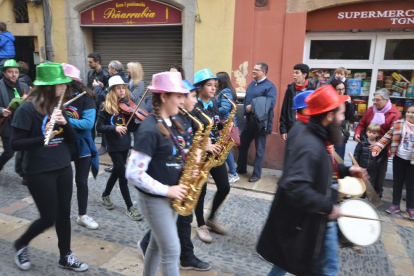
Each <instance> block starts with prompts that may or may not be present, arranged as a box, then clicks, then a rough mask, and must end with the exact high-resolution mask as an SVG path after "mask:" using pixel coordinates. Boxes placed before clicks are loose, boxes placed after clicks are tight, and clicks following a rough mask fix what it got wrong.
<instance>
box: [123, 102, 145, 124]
mask: <svg viewBox="0 0 414 276" xmlns="http://www.w3.org/2000/svg"><path fill="white" fill-rule="evenodd" d="M118 108H119V110H120V111H121V112H122V113H124V114H128V115H134V117H135V118H136V119H138V121H140V122H142V121H144V120H145V119H146V118H147V116H148V115H149V112H148V111H146V110H145V109H141V108H137V106H136V105H135V103H134V102H133V101H131V100H130V99H128V98H122V99H120V100H119V104H118Z"/></svg>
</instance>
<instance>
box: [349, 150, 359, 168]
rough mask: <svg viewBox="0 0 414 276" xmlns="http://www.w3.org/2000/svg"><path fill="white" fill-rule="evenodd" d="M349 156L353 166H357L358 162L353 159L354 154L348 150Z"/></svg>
mask: <svg viewBox="0 0 414 276" xmlns="http://www.w3.org/2000/svg"><path fill="white" fill-rule="evenodd" d="M349 157H351V160H352V164H354V166H355V167H359V164H358V162H357V161H356V160H355V158H354V155H353V154H352V153H351V152H350V153H349Z"/></svg>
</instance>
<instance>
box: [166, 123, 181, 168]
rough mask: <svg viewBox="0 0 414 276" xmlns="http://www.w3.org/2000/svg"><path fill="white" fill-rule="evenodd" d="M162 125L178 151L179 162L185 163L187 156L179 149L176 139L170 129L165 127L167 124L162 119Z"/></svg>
mask: <svg viewBox="0 0 414 276" xmlns="http://www.w3.org/2000/svg"><path fill="white" fill-rule="evenodd" d="M162 123H163V124H164V126H165V127H166V128H167V129H168V132H169V133H170V137H171V139H172V140H173V143H174V145H175V146H176V147H177V149H178V150H179V151H180V158H181V160H182V161H183V162H184V163H185V161H186V160H187V154H186V153H185V152H184V151H183V149H182V148H181V146H180V144H179V143H178V141H177V139H176V138H175V135H174V133H172V131H171V129H170V127H169V126H168V125H167V123H166V122H165V121H164V119H162Z"/></svg>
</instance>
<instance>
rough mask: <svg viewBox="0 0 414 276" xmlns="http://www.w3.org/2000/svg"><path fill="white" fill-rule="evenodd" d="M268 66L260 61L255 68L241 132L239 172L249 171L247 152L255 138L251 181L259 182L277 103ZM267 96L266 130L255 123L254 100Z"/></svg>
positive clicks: (274, 87) (247, 94) (248, 90)
mask: <svg viewBox="0 0 414 276" xmlns="http://www.w3.org/2000/svg"><path fill="white" fill-rule="evenodd" d="M267 71H268V66H267V64H266V63H263V62H258V63H256V65H255V66H254V68H253V78H254V80H253V81H252V82H251V83H250V84H249V86H248V87H247V92H246V97H245V98H244V118H245V122H244V126H243V130H242V132H241V134H240V146H239V158H238V159H237V172H238V173H246V172H247V153H248V151H249V147H250V143H251V142H252V141H253V140H254V142H255V146H256V156H255V158H254V169H253V173H252V176H251V177H250V178H249V182H257V181H259V180H260V178H261V176H262V167H263V162H264V155H265V149H266V137H267V134H270V133H271V132H272V123H273V122H272V120H273V108H274V107H275V104H276V93H277V92H276V86H275V85H274V84H273V83H272V82H271V81H270V80H268V79H267V77H266V74H267ZM258 97H265V98H266V101H267V102H268V104H266V105H265V106H267V107H268V108H269V109H268V110H266V113H267V114H268V120H267V122H268V124H267V126H266V128H265V130H264V132H262V131H260V130H259V129H258V127H257V126H255V125H254V124H252V123H253V115H254V114H253V113H252V102H253V100H254V99H255V98H258Z"/></svg>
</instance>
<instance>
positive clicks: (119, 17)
mask: <svg viewBox="0 0 414 276" xmlns="http://www.w3.org/2000/svg"><path fill="white" fill-rule="evenodd" d="M180 24H181V10H179V9H177V8H174V7H172V6H169V5H165V4H162V3H159V2H155V1H149V0H143V1H134V0H114V1H108V2H105V3H102V4H100V5H97V6H94V7H92V8H89V9H88V10H86V11H83V12H82V13H81V26H137V25H146V26H148V25H180Z"/></svg>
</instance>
